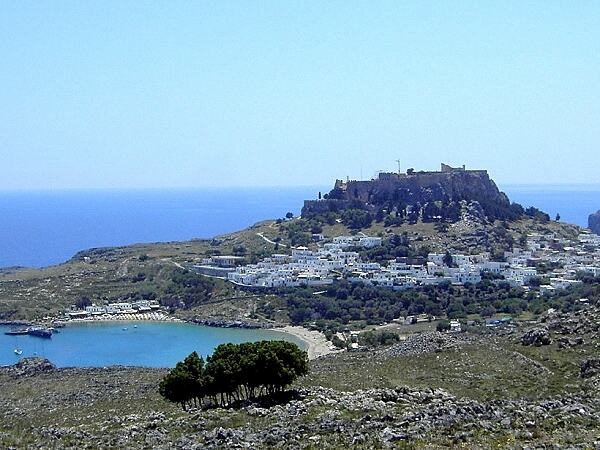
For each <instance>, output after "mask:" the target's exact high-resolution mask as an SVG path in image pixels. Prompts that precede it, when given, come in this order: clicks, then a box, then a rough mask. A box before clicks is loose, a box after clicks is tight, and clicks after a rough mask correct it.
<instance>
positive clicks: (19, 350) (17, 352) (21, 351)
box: [15, 348, 23, 355]
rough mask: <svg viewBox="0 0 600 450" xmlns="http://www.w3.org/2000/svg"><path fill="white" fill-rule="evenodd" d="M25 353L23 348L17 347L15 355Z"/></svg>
mask: <svg viewBox="0 0 600 450" xmlns="http://www.w3.org/2000/svg"><path fill="white" fill-rule="evenodd" d="M22 354H23V350H21V349H20V348H15V355H22Z"/></svg>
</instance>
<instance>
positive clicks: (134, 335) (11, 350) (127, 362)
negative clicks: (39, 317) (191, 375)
mask: <svg viewBox="0 0 600 450" xmlns="http://www.w3.org/2000/svg"><path fill="white" fill-rule="evenodd" d="M11 328H14V327H11V326H7V325H0V366H3V365H11V364H15V363H16V362H18V361H19V359H21V358H24V357H31V356H39V357H44V358H48V359H49V360H50V361H52V363H53V364H55V365H56V366H57V367H105V366H114V365H122V366H140V367H173V366H174V365H175V364H176V363H177V362H178V361H181V360H183V359H184V358H185V357H186V356H187V355H189V354H190V353H191V352H193V351H196V352H198V354H200V355H202V356H203V357H205V358H206V356H208V355H210V354H211V353H212V352H213V350H214V348H215V347H216V346H217V345H219V344H222V343H225V342H231V343H240V342H252V341H260V340H274V339H283V340H287V341H290V342H294V343H295V344H297V345H298V346H299V347H300V348H303V349H305V348H306V344H305V343H304V342H303V341H301V340H299V339H297V338H295V337H294V336H292V335H290V334H287V333H282V332H279V331H275V330H265V329H241V328H214V327H205V326H201V325H195V324H189V323H183V322H139V321H138V322H126V321H114V322H95V323H94V322H92V323H75V324H68V325H67V326H65V327H64V328H60V329H58V332H55V333H54V334H53V335H52V337H51V338H50V339H45V338H39V337H35V336H29V335H20V336H9V335H6V334H4V333H5V332H6V331H8V330H10V329H11ZM15 350H19V351H21V352H22V353H21V354H20V355H18V354H17V353H15Z"/></svg>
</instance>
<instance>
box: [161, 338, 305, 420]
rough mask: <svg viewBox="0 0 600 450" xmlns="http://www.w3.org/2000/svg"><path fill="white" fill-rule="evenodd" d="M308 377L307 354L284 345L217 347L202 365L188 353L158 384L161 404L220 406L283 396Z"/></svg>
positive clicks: (229, 345) (291, 344) (277, 343)
mask: <svg viewBox="0 0 600 450" xmlns="http://www.w3.org/2000/svg"><path fill="white" fill-rule="evenodd" d="M307 373H308V355H307V353H306V352H305V351H302V350H300V348H298V346H297V345H296V344H294V343H292V342H287V341H260V342H247V343H243V344H221V345H219V346H218V347H217V348H216V349H215V351H214V353H213V354H212V356H209V357H208V358H207V360H206V363H205V362H204V360H203V358H202V357H201V356H199V355H198V354H197V353H196V352H193V353H192V354H190V355H189V356H188V357H186V358H185V359H184V360H183V361H181V362H179V363H177V365H176V366H175V368H174V369H172V370H171V371H170V372H169V373H168V374H167V375H166V376H165V377H164V378H163V379H162V380H161V382H160V385H159V392H160V395H162V396H163V397H164V398H165V399H167V400H169V401H171V402H174V403H179V404H180V405H181V406H182V408H183V409H184V410H185V409H187V407H188V406H189V405H192V404H193V405H194V406H208V405H220V406H224V405H227V404H230V403H232V402H234V401H239V400H243V399H254V398H256V397H259V396H263V395H273V394H276V393H280V392H283V391H284V390H285V389H286V387H288V386H289V385H290V384H291V383H292V382H294V380H296V379H297V378H298V377H300V376H303V375H306V374H307Z"/></svg>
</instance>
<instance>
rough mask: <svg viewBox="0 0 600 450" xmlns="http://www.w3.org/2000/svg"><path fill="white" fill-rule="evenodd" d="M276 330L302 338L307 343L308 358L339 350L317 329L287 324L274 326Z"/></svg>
mask: <svg viewBox="0 0 600 450" xmlns="http://www.w3.org/2000/svg"><path fill="white" fill-rule="evenodd" d="M274 330H276V331H283V332H284V333H289V334H292V335H294V336H295V337H297V338H298V339H301V340H303V341H304V342H306V344H307V345H308V358H309V359H316V358H318V357H320V356H324V355H328V354H330V353H336V352H339V351H340V350H339V349H336V348H334V347H333V344H332V343H331V342H329V341H328V340H327V339H325V335H323V333H321V332H319V331H313V330H307V329H306V328H303V327H298V326H291V325H287V326H285V327H281V328H274Z"/></svg>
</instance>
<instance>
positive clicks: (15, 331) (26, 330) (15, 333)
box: [4, 328, 29, 336]
mask: <svg viewBox="0 0 600 450" xmlns="http://www.w3.org/2000/svg"><path fill="white" fill-rule="evenodd" d="M4 334H8V335H9V336H19V335H22V334H29V328H14V329H12V330H8V331H5V332H4Z"/></svg>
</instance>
